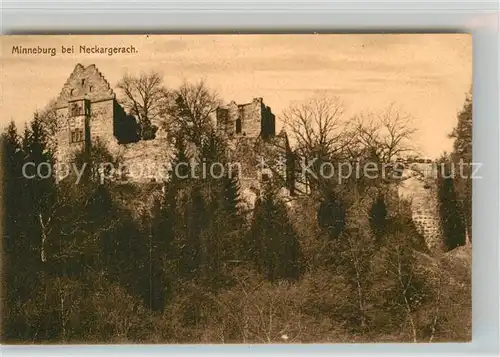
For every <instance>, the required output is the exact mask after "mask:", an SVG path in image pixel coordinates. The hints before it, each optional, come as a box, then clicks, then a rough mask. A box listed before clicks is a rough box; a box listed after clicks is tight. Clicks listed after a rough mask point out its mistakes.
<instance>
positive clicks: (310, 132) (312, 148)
mask: <svg viewBox="0 0 500 357" xmlns="http://www.w3.org/2000/svg"><path fill="white" fill-rule="evenodd" d="M343 114H344V108H343V106H342V103H341V102H340V100H339V99H338V98H335V97H333V98H330V97H317V98H313V99H310V100H308V101H306V102H304V103H300V104H293V105H291V106H290V107H289V108H288V109H286V110H285V111H284V112H283V119H284V121H285V124H286V126H287V129H288V131H289V132H290V134H291V137H292V140H294V141H295V144H296V146H297V150H298V151H299V152H300V153H301V154H302V155H304V156H307V157H318V156H319V155H320V156H331V155H333V154H335V153H337V152H338V151H339V150H341V149H342V148H343V147H345V145H346V144H347V143H346V140H345V139H346V136H345V132H344V131H343V130H342V129H343V128H344V123H345V122H344V120H343Z"/></svg>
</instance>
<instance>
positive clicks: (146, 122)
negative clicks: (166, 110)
mask: <svg viewBox="0 0 500 357" xmlns="http://www.w3.org/2000/svg"><path fill="white" fill-rule="evenodd" d="M118 88H119V89H120V90H121V91H122V92H123V98H122V104H123V106H124V107H125V109H126V110H127V111H128V112H129V113H130V114H132V115H134V116H135V117H136V118H137V120H138V121H139V135H140V137H141V138H142V139H151V138H153V137H154V134H155V131H156V129H155V127H154V125H153V124H152V122H153V121H154V120H157V119H159V118H160V115H161V113H162V110H163V107H164V104H165V102H166V100H167V97H168V91H167V89H166V88H165V86H164V84H163V78H162V76H161V75H160V74H159V73H158V72H154V71H153V72H150V73H141V74H140V75H139V76H131V75H128V74H126V75H124V76H123V78H122V79H121V80H120V82H119V83H118Z"/></svg>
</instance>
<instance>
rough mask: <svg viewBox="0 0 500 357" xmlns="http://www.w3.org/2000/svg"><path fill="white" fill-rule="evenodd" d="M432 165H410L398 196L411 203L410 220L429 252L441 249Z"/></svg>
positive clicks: (399, 188)
mask: <svg viewBox="0 0 500 357" xmlns="http://www.w3.org/2000/svg"><path fill="white" fill-rule="evenodd" d="M433 170H434V167H433V164H410V165H409V167H408V168H407V169H405V170H404V172H403V181H402V182H401V184H400V186H399V187H398V195H399V197H401V198H406V199H408V200H410V201H411V211H412V219H413V221H414V223H415V226H416V227H417V230H418V231H419V232H420V233H421V234H422V235H423V236H424V238H425V241H426V243H427V246H428V247H429V249H431V250H435V249H441V244H442V238H441V227H440V220H439V209H438V200H437V192H436V190H437V185H436V181H435V178H434V174H433V173H434V171H433Z"/></svg>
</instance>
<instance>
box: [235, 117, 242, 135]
mask: <svg viewBox="0 0 500 357" xmlns="http://www.w3.org/2000/svg"><path fill="white" fill-rule="evenodd" d="M236 134H241V119H240V118H238V119H236Z"/></svg>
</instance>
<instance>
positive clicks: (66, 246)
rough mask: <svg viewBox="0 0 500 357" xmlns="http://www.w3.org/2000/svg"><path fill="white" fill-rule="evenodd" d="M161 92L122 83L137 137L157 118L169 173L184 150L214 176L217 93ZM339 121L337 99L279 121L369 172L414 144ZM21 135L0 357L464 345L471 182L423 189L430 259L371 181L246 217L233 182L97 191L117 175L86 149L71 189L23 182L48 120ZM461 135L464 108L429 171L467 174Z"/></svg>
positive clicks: (14, 143)
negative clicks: (61, 348) (254, 346)
mask: <svg viewBox="0 0 500 357" xmlns="http://www.w3.org/2000/svg"><path fill="white" fill-rule="evenodd" d="M152 80H155V83H156V84H155V85H153V86H150V88H153V89H154V92H152V93H151V94H152V95H151V96H150V97H149V98H152V99H151V101H150V102H148V103H144V102H142V103H140V101H139V105H137V104H138V101H137V96H136V94H135V93H136V92H134V91H137V90H138V89H140V88H141V85H150V84H151V83H152V82H151V81H152ZM162 85H163V84H162V82H161V78H160V79H158V78H154V76H152V75H150V76H149V77H147V76H146V77H140V78H139V77H137V78H134V77H126V78H124V79H123V80H122V81H121V82H120V84H119V88H121V89H122V90H123V93H124V94H123V98H122V103H123V105H124V107H125V108H126V109H127V110H128V111H129V112H130V113H131V114H133V115H134V116H135V117H136V118H137V119H138V123H139V125H138V128H139V129H138V130H139V131H138V135H139V136H141V138H142V139H144V140H148V139H152V138H153V137H154V133H155V131H156V129H157V128H155V127H154V125H152V122H157V121H156V119H157V118H167V119H168V120H166V123H167V124H165V125H166V126H167V127H168V128H169V129H170V136H169V138H170V139H171V140H172V143H173V144H172V145H173V147H174V148H175V150H174V151H173V154H172V155H171V156H170V157H166V158H165V160H170V161H171V162H174V163H175V162H187V161H188V160H187V159H188V157H189V155H190V151H189V150H187V147H188V146H189V145H188V144H194V145H195V147H196V149H197V154H198V157H199V159H200V160H204V162H226V161H227V160H228V158H227V156H226V153H227V142H226V141H225V139H224V137H221V136H220V135H218V133H217V131H216V130H215V128H214V125H213V122H212V121H211V119H210V118H211V115H212V114H213V106H214V103H215V104H216V100H215V98H217V94H216V93H214V92H213V91H211V90H210V89H209V88H208V87H207V85H206V83H204V82H200V83H195V84H189V83H186V84H184V85H182V86H181V87H180V88H178V89H175V90H168V91H167V90H164V88H163V87H161V86H162ZM165 98H169V100H165V101H164V102H163V100H164V99H165ZM172 98H173V100H172ZM160 102H161V103H162V105H159V103H160ZM341 112H342V110H341V106H340V105H339V104H338V101H336V100H334V98H316V99H312V100H309V101H305V102H304V103H303V104H301V105H297V106H290V108H288V109H287V110H286V111H285V112H284V113H283V115H282V120H283V122H284V123H286V127H287V131H288V133H289V135H290V137H291V140H292V142H293V145H294V150H295V152H296V153H297V155H302V156H307V157H314V158H317V159H318V162H321V161H331V162H344V161H349V162H353V161H360V160H361V161H371V162H375V163H376V164H377V165H380V164H382V163H384V162H393V161H395V160H396V159H397V158H399V157H403V156H404V155H405V154H410V151H411V147H410V146H411V145H410V144H411V143H412V135H413V134H414V133H415V131H414V130H413V129H412V128H411V126H410V124H409V122H408V121H406V117H405V116H404V115H402V114H401V113H400V112H398V111H394V110H393V109H391V108H389V110H388V111H386V112H384V113H382V114H380V115H368V116H366V117H362V116H359V117H357V118H349V119H348V120H345V121H342V120H340V119H339V118H340V117H341V116H340V114H341ZM26 119H27V124H26V126H25V127H24V128H19V127H17V126H16V125H15V123H14V122H12V123H10V125H8V127H6V128H5V130H4V132H3V133H2V134H1V153H2V190H1V194H2V209H3V214H2V217H3V221H2V232H3V235H2V238H3V239H2V283H3V286H2V340H3V342H4V343H14V344H16V343H33V344H41V343H42V344H47V343H49V344H68V343H71V344H75V343H317V342H325V343H334V342H342V343H348V342H443V341H469V340H470V338H471V325H472V321H471V316H472V300H471V270H470V269H471V250H470V249H471V248H470V242H471V241H472V230H471V192H472V191H471V188H472V182H471V179H470V178H463V177H451V178H450V177H444V176H443V177H438V178H437V179H436V187H437V190H436V195H437V198H438V202H439V213H440V222H441V230H442V240H443V242H442V248H441V249H439V250H436V251H430V250H429V249H428V248H427V246H426V244H425V241H424V238H423V237H422V235H421V234H420V233H419V232H418V231H417V229H416V227H415V225H414V223H413V221H412V217H411V212H410V209H409V206H410V203H409V202H407V201H405V200H403V199H400V198H399V197H398V196H397V195H395V194H394V192H395V191H394V186H395V185H397V183H394V182H387V180H384V179H382V178H379V179H369V178H367V177H352V178H349V179H346V180H343V181H342V182H339V181H338V180H335V178H333V179H316V180H309V183H310V190H309V191H308V192H307V193H301V194H297V195H295V196H293V197H288V198H286V199H285V198H284V197H283V196H282V195H281V194H280V182H277V181H276V180H270V181H269V182H266V184H265V185H264V187H263V190H262V192H260V194H259V196H258V197H257V199H256V201H255V204H254V206H253V207H252V208H251V209H248V207H247V205H245V204H244V200H245V198H244V197H242V194H241V190H240V184H239V182H238V179H237V178H235V177H232V176H229V175H227V176H224V177H223V178H222V179H214V178H210V177H207V178H197V179H193V178H189V177H188V178H183V179H181V178H178V177H176V176H175V175H173V176H172V177H171V179H170V180H168V181H167V182H165V183H162V184H158V183H148V184H142V185H137V184H131V183H120V182H114V181H112V180H110V181H106V182H104V183H102V182H101V181H100V180H99V179H98V176H99V172H98V170H97V164H98V163H99V162H103V161H106V162H114V161H116V160H119V158H116V157H113V155H112V154H111V153H110V152H109V151H108V150H107V148H106V145H105V144H106V143H95V144H94V145H92V148H91V150H90V152H87V151H77V152H75V153H74V155H73V158H72V160H74V162H75V163H80V164H81V163H83V162H85V163H87V166H86V168H85V170H86V171H85V176H84V179H83V180H81V181H80V182H79V183H78V184H76V183H75V180H73V179H72V178H71V177H68V178H67V179H65V180H64V181H62V182H56V180H55V178H54V177H53V176H50V177H48V178H44V179H43V178H40V177H35V178H33V179H26V177H24V176H23V174H22V168H23V165H24V164H25V163H26V162H32V163H35V164H37V165H38V164H39V163H49V164H50V165H53V164H55V161H56V159H55V150H56V149H57V146H56V145H57V143H54V141H53V137H54V135H53V130H54V126H55V125H56V124H55V123H54V118H53V115H52V114H51V111H50V109H47V110H45V111H41V112H37V113H35V114H34V116H33V118H31V120H30V119H29V118H26ZM384 129H385V130H384ZM471 133H472V98H471V96H470V95H469V96H468V97H467V99H466V101H465V103H464V106H463V109H462V110H461V111H460V112H459V113H458V114H457V121H456V126H455V129H454V130H453V131H452V132H451V133H450V137H451V138H453V140H454V146H453V151H452V152H451V153H448V154H447V153H444V154H443V156H442V157H441V158H440V160H441V161H442V162H444V163H446V164H450V165H451V164H452V163H454V162H458V161H459V160H461V159H462V160H465V161H466V162H470V161H471V159H472V134H471ZM185 169H186V170H189V169H190V168H189V167H186V168H185ZM132 201H134V202H137V201H141V202H147V204H144V205H143V206H141V207H138V206H136V205H134V204H130V202H132Z"/></svg>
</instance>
